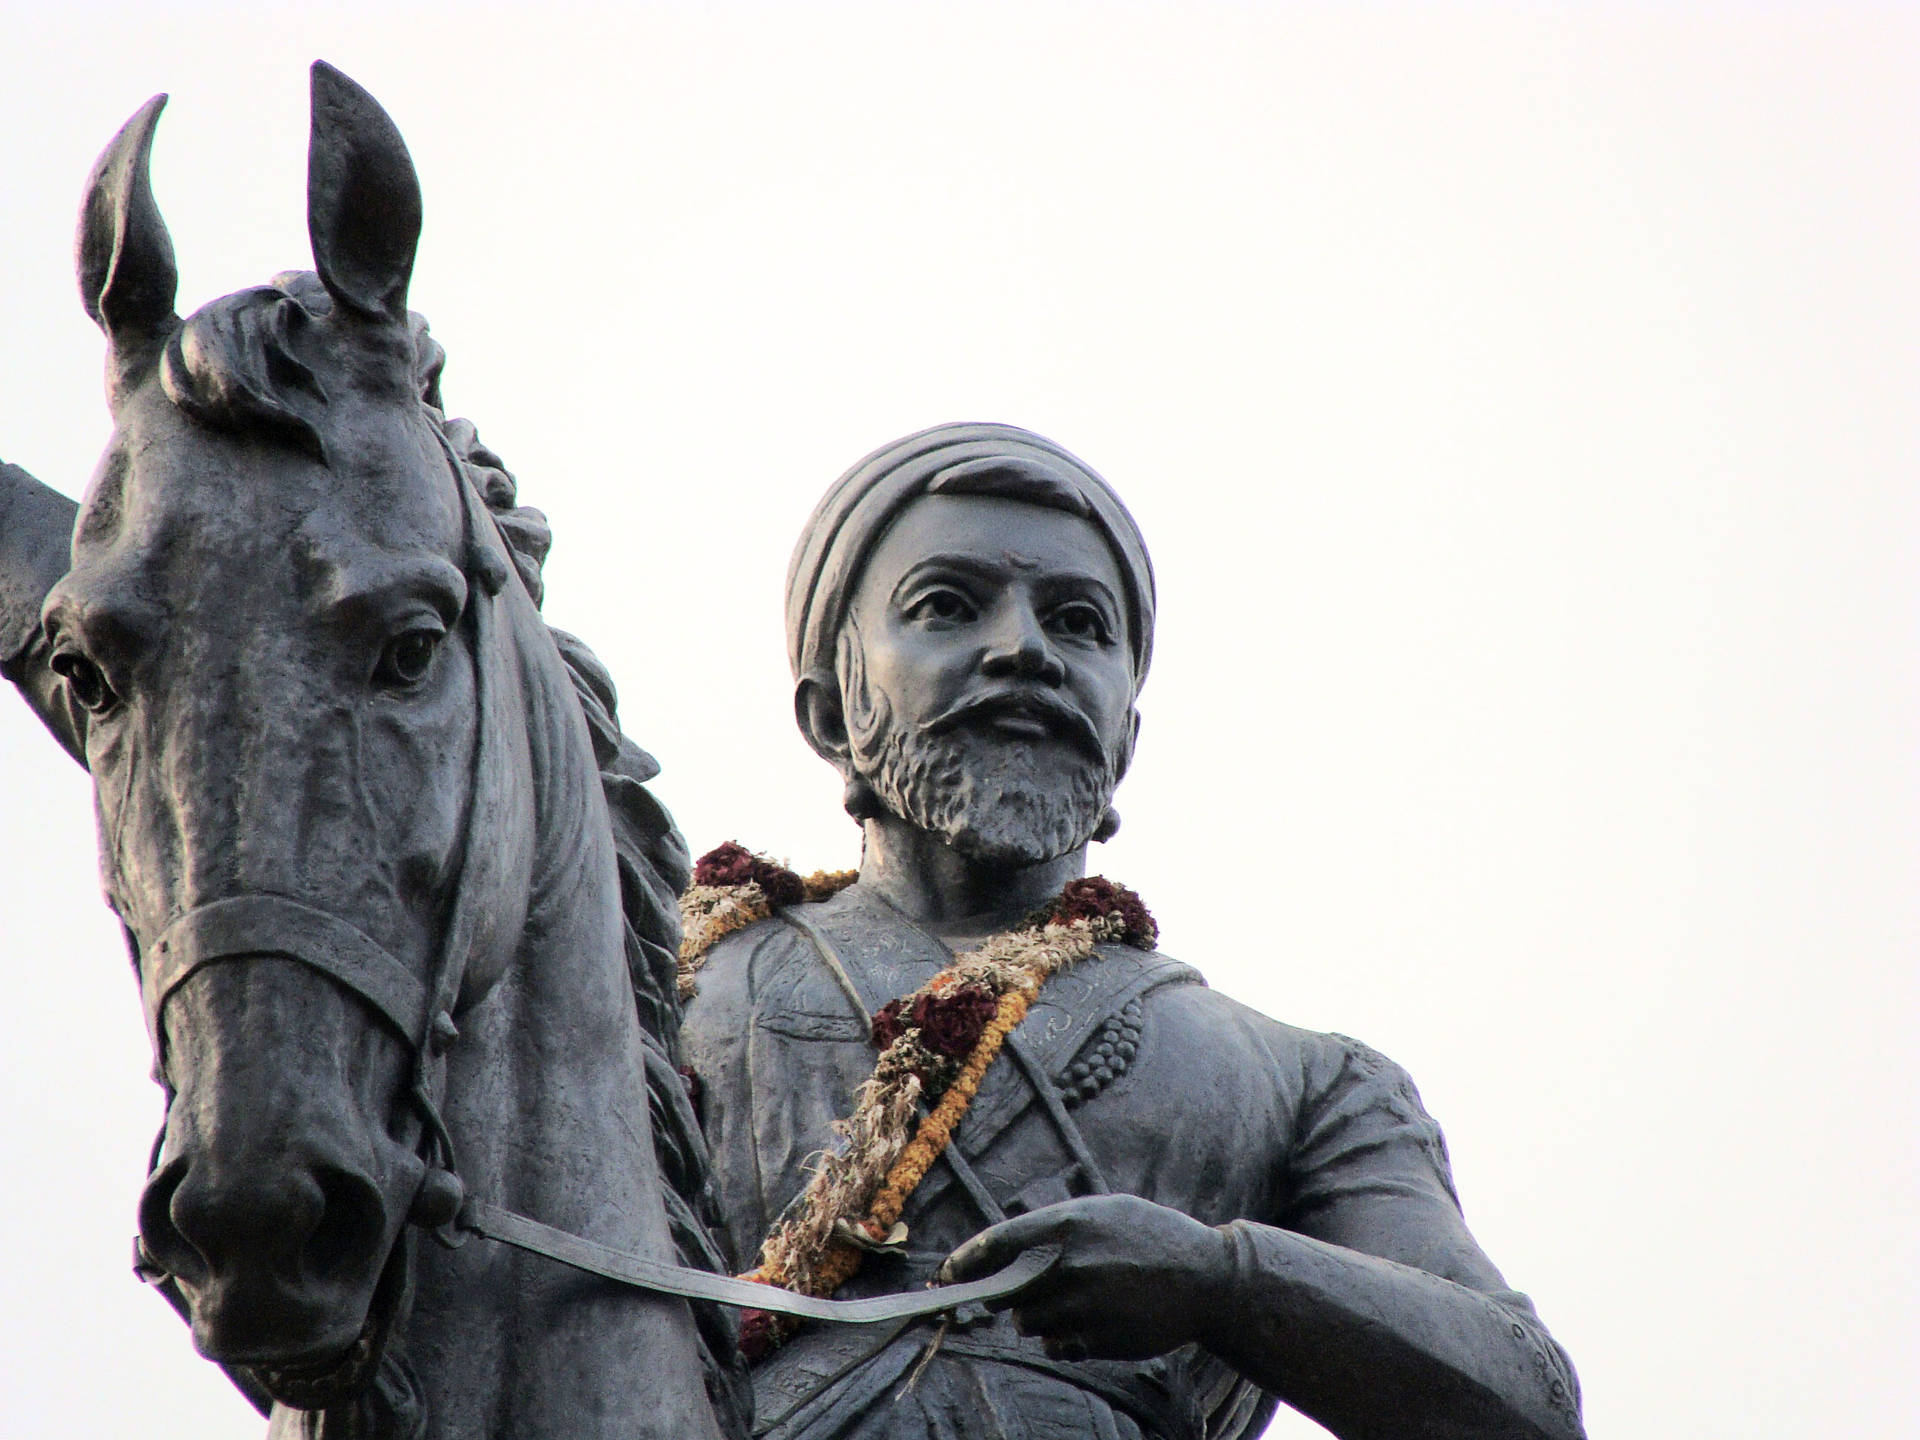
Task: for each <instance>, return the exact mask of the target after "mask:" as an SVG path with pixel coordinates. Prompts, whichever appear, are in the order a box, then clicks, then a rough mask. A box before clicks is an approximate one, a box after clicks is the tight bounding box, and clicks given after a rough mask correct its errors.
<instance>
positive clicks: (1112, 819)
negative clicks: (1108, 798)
mask: <svg viewBox="0 0 1920 1440" xmlns="http://www.w3.org/2000/svg"><path fill="white" fill-rule="evenodd" d="M1119 833H1120V812H1119V811H1118V810H1116V809H1114V808H1113V807H1112V806H1111V805H1109V806H1108V807H1107V813H1106V814H1104V815H1102V816H1101V817H1100V823H1099V824H1098V825H1096V826H1094V828H1093V838H1094V839H1096V840H1099V841H1101V842H1103V843H1104V842H1105V841H1108V840H1111V839H1113V837H1114V836H1116V835H1118V834H1119Z"/></svg>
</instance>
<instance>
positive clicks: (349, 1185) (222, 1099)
mask: <svg viewBox="0 0 1920 1440" xmlns="http://www.w3.org/2000/svg"><path fill="white" fill-rule="evenodd" d="M366 1011H367V1006H366V1005H365V1004H364V1003H363V1002H362V1001H361V1000H360V999H359V997H358V996H357V995H356V994H354V993H350V992H348V991H347V990H345V989H344V988H343V987H341V986H339V985H337V984H334V983H332V982H331V981H330V979H329V978H328V977H327V976H326V975H325V974H324V973H323V972H320V971H318V970H316V969H314V968H312V967H310V966H308V965H305V964H302V963H300V962H299V961H296V960H293V959H289V958H285V957H284V955H283V954H282V955H251V956H245V957H232V958H229V959H224V960H223V961H222V962H221V963H217V964H207V965H204V966H201V967H199V968H198V969H197V970H196V973H194V974H193V975H192V976H191V977H190V978H188V979H187V980H186V981H185V982H184V983H182V984H181V985H179V986H178V987H177V988H176V989H175V992H174V994H173V996H172V998H171V1000H170V1003H169V1005H168V1008H167V1013H166V1017H165V1023H166V1034H167V1040H168V1043H167V1047H166V1054H167V1062H168V1063H167V1069H168V1075H169V1079H170V1082H171V1083H172V1085H173V1086H174V1087H175V1094H174V1096H173V1100H172V1103H171V1105H170V1106H169V1110H168V1119H167V1129H166V1132H165V1135H164V1137H163V1142H162V1145H161V1149H160V1153H159V1156H158V1162H157V1164H156V1167H155V1169H154V1171H153V1174H152V1175H151V1176H150V1177H149V1178H148V1181H147V1185H146V1188H145V1190H144V1192H143V1193H142V1196H141V1202H140V1235H141V1242H142V1245H143V1247H144V1249H145V1251H146V1253H147V1255H148V1256H149V1257H150V1258H151V1260H152V1262H153V1263H154V1265H155V1267H156V1268H157V1269H160V1270H164V1271H166V1272H167V1273H169V1274H171V1275H172V1276H173V1277H174V1279H175V1280H176V1281H177V1283H178V1284H179V1287H180V1290H181V1293H182V1295H183V1296H184V1297H185V1298H186V1300H187V1302H188V1307H189V1311H190V1315H191V1320H192V1324H193V1335H194V1344H195V1346H196V1348H198V1349H199V1350H200V1352H201V1353H202V1354H204V1355H206V1356H207V1357H208V1358H210V1359H213V1360H217V1361H220V1362H222V1363H225V1364H230V1365H245V1366H248V1367H249V1368H253V1369H255V1370H258V1371H264V1372H274V1371H284V1372H286V1373H287V1374H288V1375H289V1376H294V1377H300V1378H302V1379H304V1378H310V1377H313V1376H317V1375H320V1374H321V1373H323V1372H331V1371H332V1370H334V1369H335V1368H337V1367H338V1365H339V1363H340V1362H341V1361H343V1360H345V1359H350V1358H351V1356H352V1353H353V1352H354V1350H355V1349H356V1348H357V1347H362V1346H363V1343H364V1342H368V1341H369V1339H370V1331H372V1330H377V1329H379V1328H380V1327H381V1324H382V1323H383V1321H382V1317H381V1316H379V1315H378V1313H377V1310H378V1307H377V1306H376V1305H375V1298H376V1292H388V1293H391V1292H392V1290H393V1284H392V1283H391V1280H392V1277H391V1276H390V1274H389V1272H390V1271H391V1270H392V1269H393V1257H394V1256H395V1254H396V1253H398V1251H399V1249H400V1247H399V1246H398V1245H397V1244H396V1241H397V1239H398V1237H399V1235H400V1232H401V1230H402V1228H403V1227H404V1226H405V1224H406V1222H407V1219H408V1216H409V1212H410V1210H411V1209H412V1207H413V1205H414V1202H415V1197H416V1195H417V1194H418V1193H419V1191H420V1188H421V1179H422V1176H423V1174H424V1173H425V1170H426V1166H425V1162H424V1161H423V1160H421V1159H420V1157H419V1156H418V1155H417V1154H416V1142H417V1139H418V1130H417V1120H415V1119H414V1118H413V1117H412V1115H411V1113H410V1111H409V1110H408V1107H407V1106H406V1105H405V1104H403V1103H399V1102H398V1101H397V1099H396V1097H398V1096H400V1095H403V1094H404V1093H405V1089H406V1084H407V1081H408V1078H409V1071H410V1063H409V1062H410V1056H409V1052H408V1050H407V1047H406V1046H405V1045H404V1044H403V1043H402V1042H401V1041H400V1040H399V1038H398V1037H397V1036H396V1035H394V1034H393V1033H392V1032H391V1030H390V1029H389V1028H388V1027H386V1026H384V1025H381V1024H379V1023H378V1022H377V1021H375V1020H374V1018H373V1017H372V1016H369V1015H368V1014H367V1013H366ZM394 1128H401V1129H403V1130H406V1131H411V1132H412V1133H403V1134H397V1135H396V1134H394V1133H392V1131H393V1129H394ZM269 1388H272V1387H271V1386H270V1387H269ZM289 1403H292V1402H291V1401H289Z"/></svg>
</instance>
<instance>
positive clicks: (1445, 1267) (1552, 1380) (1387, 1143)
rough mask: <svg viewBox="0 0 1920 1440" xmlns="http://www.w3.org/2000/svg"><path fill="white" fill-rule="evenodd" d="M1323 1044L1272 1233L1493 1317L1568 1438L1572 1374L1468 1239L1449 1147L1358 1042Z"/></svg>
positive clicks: (1404, 1080)
mask: <svg viewBox="0 0 1920 1440" xmlns="http://www.w3.org/2000/svg"><path fill="white" fill-rule="evenodd" d="M1324 1038H1325V1040H1326V1041H1327V1042H1328V1043H1327V1048H1326V1049H1325V1050H1324V1051H1323V1052H1322V1053H1321V1055H1320V1056H1319V1057H1318V1058H1317V1060H1316V1061H1314V1062H1310V1063H1309V1066H1308V1069H1309V1072H1310V1073H1309V1074H1308V1076H1307V1079H1306V1088H1305V1091H1304V1094H1303V1105H1302V1109H1301V1123H1300V1130H1299V1134H1298V1139H1297V1142H1296V1145H1295V1148H1294V1150H1293V1153H1292V1155H1291V1156H1290V1159H1289V1164H1288V1167H1287V1172H1288V1173H1287V1175H1286V1177H1285V1182H1286V1183H1285V1185H1284V1186H1283V1195H1284V1210H1283V1213H1282V1215H1281V1217H1280V1220H1279V1223H1280V1225H1281V1226H1282V1227H1284V1228H1285V1229H1287V1230H1291V1231H1293V1232H1295V1233H1297V1234H1300V1235H1305V1236H1307V1237H1308V1238H1310V1239H1313V1240H1317V1241H1320V1242H1322V1243H1324V1244H1329V1245H1337V1246H1340V1247H1342V1248H1344V1249H1346V1250H1351V1251H1357V1252H1359V1253H1360V1254H1362V1255H1370V1256H1374V1257H1376V1258H1378V1259H1382V1260H1388V1261H1392V1262H1394V1263H1395V1264H1397V1265H1403V1266H1408V1267H1411V1268H1412V1269H1414V1270H1419V1271H1424V1272H1425V1273H1426V1274H1427V1275H1431V1276H1436V1277H1438V1278H1439V1279H1441V1280H1445V1281H1450V1282H1452V1283H1453V1284H1454V1285H1458V1286H1461V1287H1463V1288H1464V1289H1467V1290H1470V1291H1473V1292H1476V1294H1477V1295H1479V1296H1481V1297H1483V1298H1484V1300H1485V1301H1488V1302H1491V1303H1492V1305H1494V1306H1497V1307H1498V1310H1497V1311H1496V1312H1495V1313H1496V1314H1497V1315H1499V1316H1500V1317H1501V1322H1500V1328H1502V1329H1506V1330H1509V1331H1510V1332H1511V1334H1510V1336H1509V1338H1510V1339H1511V1341H1512V1342H1513V1348H1512V1351H1511V1352H1510V1353H1511V1356H1512V1362H1511V1363H1512V1364H1513V1366H1514V1368H1515V1369H1516V1371H1525V1372H1527V1376H1526V1378H1527V1380H1528V1381H1529V1382H1531V1384H1532V1386H1534V1387H1537V1390H1538V1392H1539V1393H1540V1394H1542V1395H1543V1397H1545V1398H1546V1399H1547V1401H1548V1403H1549V1404H1550V1405H1551V1406H1552V1407H1553V1408H1555V1409H1556V1410H1558V1411H1560V1413H1561V1414H1562V1416H1563V1417H1564V1418H1566V1419H1568V1421H1569V1422H1570V1423H1569V1428H1571V1429H1577V1428H1578V1420H1577V1417H1578V1414H1579V1404H1580V1400H1579V1382H1578V1381H1577V1380H1576V1378H1575V1376H1574V1371H1573V1366H1572V1364H1571V1362H1570V1361H1569V1360H1568V1358H1567V1355H1566V1352H1565V1351H1564V1350H1563V1349H1561V1347H1560V1346H1559V1344H1558V1343H1556V1342H1555V1341H1554V1339H1553V1337H1552V1336H1551V1335H1549V1334H1548V1332H1547V1329H1546V1327H1545V1325H1544V1324H1542V1323H1541V1321H1540V1318H1539V1316H1538V1314H1537V1313H1536V1312H1535V1310H1534V1306H1533V1302H1532V1301H1531V1300H1529V1299H1528V1298H1527V1297H1526V1296H1525V1295H1523V1294H1521V1293H1520V1292H1519V1291H1517V1290H1513V1289H1510V1288H1509V1287H1508V1285H1507V1281H1506V1279H1505V1277H1503V1276H1502V1275H1501V1273H1500V1271H1499V1269H1498V1268H1497V1267H1496V1266H1495V1265H1494V1263H1493V1261H1492V1260H1490V1259H1488V1258H1487V1255H1486V1253H1485V1252H1484V1251H1483V1250H1482V1249H1481V1248H1480V1246H1479V1243H1478V1242H1477V1241H1476V1240H1475V1239H1474V1238H1473V1235H1472V1233H1471V1232H1470V1231H1469V1230H1468V1229H1467V1223H1466V1219H1465V1217H1464V1216H1463V1215H1462V1213H1461V1210H1460V1199H1459V1195H1458V1193H1457V1192H1456V1191H1455V1189H1454V1183H1453V1170H1452V1165H1451V1162H1450V1161H1449V1159H1448V1156H1447V1143H1446V1139H1445V1137H1444V1136H1443V1135H1442V1134H1441V1131H1440V1126H1439V1125H1438V1123H1436V1122H1435V1120H1434V1118H1433V1117H1432V1116H1431V1115H1429V1114H1428V1113H1427V1111H1426V1107H1425V1106H1424V1105H1423V1104H1421V1101H1420V1092H1419V1091H1418V1090H1417V1089H1415V1088H1414V1083H1413V1079H1412V1077H1411V1076H1410V1075H1408V1074H1407V1072H1406V1071H1405V1070H1403V1069H1402V1068H1401V1067H1400V1066H1398V1065H1396V1064H1395V1063H1394V1062H1393V1061H1391V1060H1389V1059H1387V1057H1386V1056H1384V1055H1382V1054H1380V1053H1379V1052H1378V1051H1376V1050H1373V1049H1371V1048H1369V1047H1368V1046H1366V1045H1363V1044H1361V1043H1360V1042H1359V1041H1358V1040H1354V1039H1351V1038H1349V1037H1347V1036H1344V1035H1330V1036H1326V1037H1324ZM1516 1378H1517V1376H1516Z"/></svg>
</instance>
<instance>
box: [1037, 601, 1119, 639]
mask: <svg viewBox="0 0 1920 1440" xmlns="http://www.w3.org/2000/svg"><path fill="white" fill-rule="evenodd" d="M1047 629H1049V630H1050V631H1052V632H1053V633H1054V634H1055V635H1060V636H1063V637H1065V638H1066V639H1069V640H1086V641H1090V642H1093V643H1095V644H1104V643H1105V642H1106V640H1107V638H1108V635H1107V620H1106V617H1105V616H1104V615H1102V614H1101V613H1100V612H1099V611H1098V610H1097V609H1095V608H1094V607H1093V606H1091V605H1087V604H1073V605H1062V606H1061V607H1060V608H1059V609H1057V610H1055V611H1054V612H1053V613H1052V614H1051V615H1049V616H1047Z"/></svg>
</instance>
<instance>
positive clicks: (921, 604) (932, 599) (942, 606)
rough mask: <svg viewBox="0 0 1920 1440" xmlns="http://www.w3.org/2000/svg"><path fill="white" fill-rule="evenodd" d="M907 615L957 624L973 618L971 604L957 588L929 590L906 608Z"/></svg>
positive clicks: (913, 618)
mask: <svg viewBox="0 0 1920 1440" xmlns="http://www.w3.org/2000/svg"><path fill="white" fill-rule="evenodd" d="M907 617H908V618H909V619H911V620H936V621H939V622H940V623H942V624H946V625H957V624H960V623H962V622H963V621H967V620H971V619H973V605H972V602H970V601H969V600H968V599H967V597H966V596H964V595H962V594H961V593H960V592H959V591H958V590H948V589H945V588H942V589H938V590H929V591H927V592H926V593H925V594H924V595H922V596H921V597H920V598H919V599H918V600H915V601H914V602H913V604H912V605H910V606H909V607H908V608H907Z"/></svg>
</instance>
